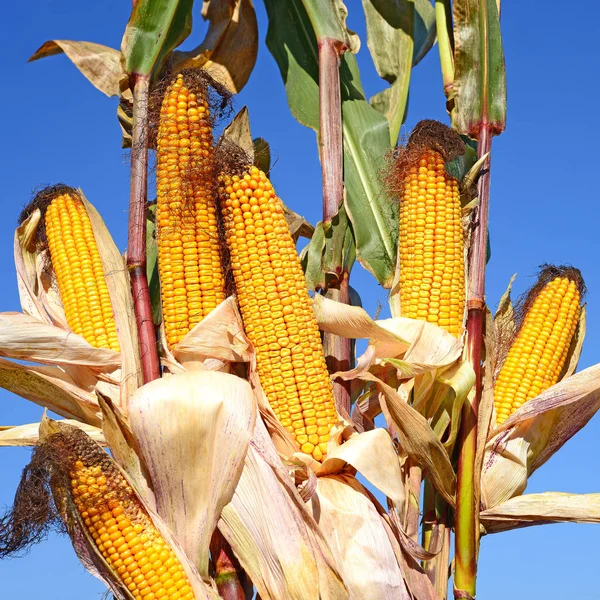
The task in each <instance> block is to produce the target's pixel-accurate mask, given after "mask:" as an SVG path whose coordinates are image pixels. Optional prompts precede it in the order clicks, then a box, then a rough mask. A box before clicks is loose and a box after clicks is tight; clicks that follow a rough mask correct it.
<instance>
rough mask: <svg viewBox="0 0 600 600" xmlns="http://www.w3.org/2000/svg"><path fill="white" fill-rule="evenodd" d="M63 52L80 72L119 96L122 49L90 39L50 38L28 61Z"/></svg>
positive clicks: (107, 92) (121, 74)
mask: <svg viewBox="0 0 600 600" xmlns="http://www.w3.org/2000/svg"><path fill="white" fill-rule="evenodd" d="M62 52H64V53H65V54H66V55H67V56H68V57H69V59H70V60H71V62H72V63H73V64H74V65H75V66H76V67H77V68H78V69H79V70H80V71H81V73H82V74H83V75H84V76H85V77H86V78H87V79H88V80H89V81H90V82H91V83H92V84H93V85H94V87H96V88H97V89H99V90H100V91H101V92H103V93H104V94H106V95H107V96H118V95H119V93H120V87H119V82H120V80H121V79H122V78H123V77H124V73H123V69H122V67H121V53H120V52H119V51H118V50H115V49H114V48H109V47H108V46H103V45H102V44H94V43H93V42H73V41H70V40H49V41H48V42H45V43H44V44H43V45H42V46H41V47H40V48H38V49H37V50H36V51H35V53H34V54H33V55H32V56H31V58H30V59H29V62H32V61H34V60H39V59H40V58H46V57H47V56H54V55H56V54H61V53H62Z"/></svg>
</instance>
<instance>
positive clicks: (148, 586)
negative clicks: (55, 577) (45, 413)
mask: <svg viewBox="0 0 600 600" xmlns="http://www.w3.org/2000/svg"><path fill="white" fill-rule="evenodd" d="M58 435H60V434H58ZM78 438H79V439H78V440H77V444H76V446H75V454H76V458H77V459H76V460H74V461H73V463H72V465H71V467H70V472H69V475H70V478H71V482H70V484H71V485H70V487H71V491H72V494H73V500H74V503H75V506H76V508H77V511H78V512H79V515H80V516H81V519H82V521H83V523H84V525H85V526H86V527H87V529H88V532H89V534H90V535H91V537H92V538H93V540H94V543H95V544H96V546H97V548H98V550H99V552H100V553H101V554H102V556H104V558H105V559H106V561H107V563H108V565H109V566H110V568H111V570H112V571H113V573H114V574H115V575H116V577H118V579H119V580H120V581H121V582H122V583H123V585H124V586H125V587H126V588H127V589H128V590H129V591H130V592H131V594H132V595H133V597H134V598H136V599H137V598H139V599H142V600H159V599H163V600H193V599H194V597H195V596H194V593H193V591H192V588H191V585H190V582H189V580H188V577H187V575H186V573H185V571H184V569H183V567H182V565H181V563H180V562H179V559H178V558H177V556H176V555H175V553H174V552H173V550H172V549H171V548H170V547H169V545H168V544H167V542H166V541H165V539H164V538H163V537H162V535H161V534H160V532H159V531H158V529H156V527H155V526H154V524H153V523H152V520H151V519H150V517H149V515H148V513H147V512H146V510H145V509H144V507H143V506H142V504H141V503H140V501H139V500H138V498H137V496H136V495H135V492H134V491H133V489H132V488H131V486H130V485H129V483H128V482H127V480H126V479H125V478H124V477H123V475H121V473H120V472H119V471H118V469H117V468H116V467H115V465H114V464H113V462H112V459H111V458H110V457H109V456H108V455H107V454H106V453H105V452H104V451H103V450H102V449H101V448H99V447H97V446H96V445H95V443H93V442H91V440H89V439H87V438H86V437H84V435H83V434H82V433H81V432H79V435H78Z"/></svg>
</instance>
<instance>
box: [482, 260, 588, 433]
mask: <svg viewBox="0 0 600 600" xmlns="http://www.w3.org/2000/svg"><path fill="white" fill-rule="evenodd" d="M583 289H584V287H583V279H582V277H581V273H580V272H579V271H578V270H577V269H573V268H571V267H554V266H546V267H544V268H543V269H542V271H541V273H540V275H539V278H538V281H537V283H536V284H535V285H534V286H533V288H531V290H530V291H529V292H528V293H527V294H526V296H525V299H524V301H523V303H522V306H521V307H519V309H518V312H519V313H520V318H521V323H520V326H519V328H518V330H517V333H516V335H515V337H514V339H513V340H512V341H511V342H510V347H509V349H508V352H507V354H506V358H505V360H504V362H503V364H502V367H501V369H500V371H499V373H498V376H497V377H496V380H495V382H494V406H495V409H496V423H497V424H498V425H500V424H501V423H503V422H504V421H506V419H508V417H510V415H512V413H513V412H514V411H515V410H517V408H519V407H520V406H522V405H523V404H524V403H525V402H527V401H529V400H531V399H533V398H535V397H536V396H538V395H539V394H541V393H542V392H543V391H544V390H547V389H548V388H549V387H551V386H553V385H554V384H555V383H557V382H558V380H559V378H560V375H561V372H562V370H563V367H564V365H565V361H566V359H567V356H568V353H569V349H570V347H571V343H572V341H573V337H574V335H575V331H576V328H577V324H578V322H579V317H580V315H581V305H580V304H581V298H582V294H583Z"/></svg>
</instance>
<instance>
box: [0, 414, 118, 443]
mask: <svg viewBox="0 0 600 600" xmlns="http://www.w3.org/2000/svg"><path fill="white" fill-rule="evenodd" d="M58 422H59V423H66V424H67V425H71V426H72V427H77V428H78V429H81V430H82V431H84V432H85V433H86V434H87V435H88V436H89V437H90V438H91V439H92V440H94V441H95V442H97V443H98V444H100V445H102V446H105V445H106V440H105V439H104V433H103V432H102V429H100V428H99V427H93V426H92V425H86V424H85V423H80V422H79V421H75V420H73V419H65V420H63V421H58ZM39 432H40V424H39V423H28V424H27V425H0V446H36V445H37V443H38V440H39Z"/></svg>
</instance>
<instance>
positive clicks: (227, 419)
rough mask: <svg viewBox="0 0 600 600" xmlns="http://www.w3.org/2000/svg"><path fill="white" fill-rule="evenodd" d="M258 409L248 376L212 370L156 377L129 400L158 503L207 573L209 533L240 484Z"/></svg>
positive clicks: (136, 433) (199, 565)
mask: <svg viewBox="0 0 600 600" xmlns="http://www.w3.org/2000/svg"><path fill="white" fill-rule="evenodd" d="M255 415H256V408H255V401H254V395H253V393H252V389H251V388H250V385H249V384H248V382H247V381H244V380H243V379H240V378H238V377H235V376H233V375H229V374H227V373H219V372H213V371H198V372H193V373H185V374H178V375H170V376H166V377H163V378H162V379H157V380H156V381H153V382H151V383H148V384H146V385H144V386H143V387H141V388H140V389H139V390H138V391H137V392H136V394H134V396H133V397H132V398H131V400H130V404H129V419H130V423H131V429H132V431H133V433H134V435H135V439H136V441H137V443H138V444H139V449H140V453H141V456H142V458H143V459H144V461H145V463H146V465H147V467H148V471H149V473H150V476H151V479H152V482H153V484H154V486H153V487H154V495H155V497H156V507H157V511H158V513H159V514H160V515H161V516H162V517H163V519H165V521H166V522H167V523H168V525H169V526H170V527H171V529H172V531H173V533H174V534H175V536H176V537H177V539H178V541H179V542H180V543H181V545H182V547H183V548H184V550H185V551H186V553H187V554H188V555H189V556H190V557H191V558H193V560H194V562H195V564H196V565H197V567H198V569H199V570H200V573H201V574H202V576H203V577H204V578H205V579H207V578H208V548H209V542H210V538H211V536H212V534H213V531H214V529H215V527H216V525H217V521H218V519H219V517H220V514H221V510H222V508H223V507H224V506H225V505H226V504H227V503H228V502H229V501H230V500H231V498H232V496H233V494H234V490H235V489H236V485H237V484H238V480H239V478H240V475H241V473H242V468H243V466H244V458H245V456H246V451H247V448H248V443H249V440H250V437H251V435H252V431H253V428H254V421H255Z"/></svg>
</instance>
